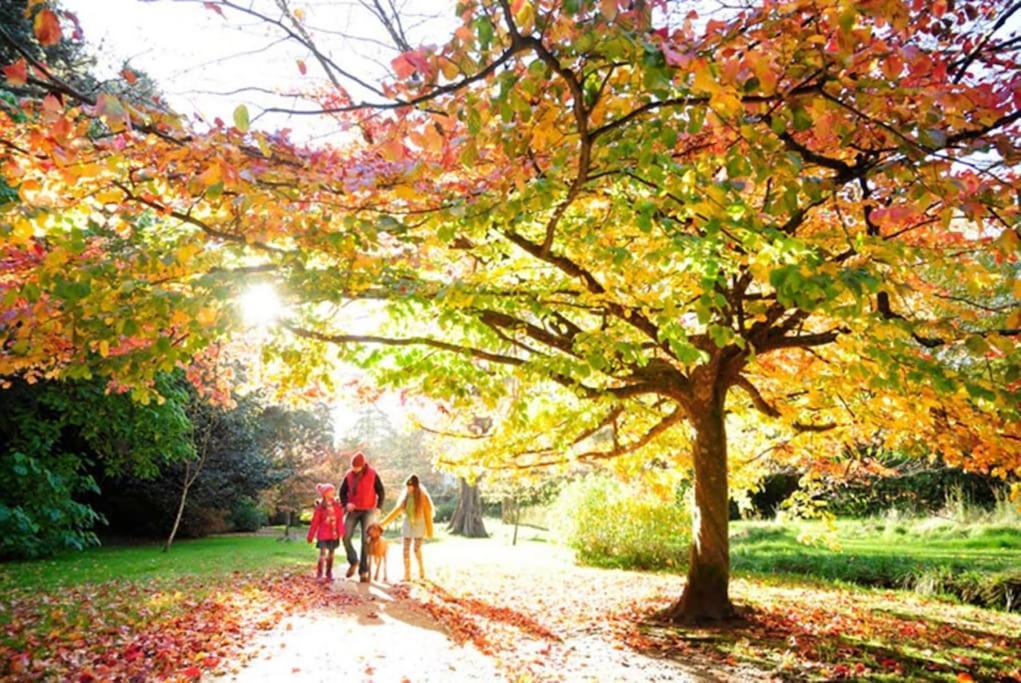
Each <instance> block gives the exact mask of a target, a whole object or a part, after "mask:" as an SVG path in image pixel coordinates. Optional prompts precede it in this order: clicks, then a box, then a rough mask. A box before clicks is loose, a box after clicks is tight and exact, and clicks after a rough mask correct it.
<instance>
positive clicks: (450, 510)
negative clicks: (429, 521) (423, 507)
mask: <svg viewBox="0 0 1021 683" xmlns="http://www.w3.org/2000/svg"><path fill="white" fill-rule="evenodd" d="M455 509H457V499H456V498H446V499H439V500H434V501H433V511H434V513H435V514H434V515H433V521H434V522H437V523H438V522H444V523H446V522H449V521H450V519H451V518H452V517H453V516H454V510H455Z"/></svg>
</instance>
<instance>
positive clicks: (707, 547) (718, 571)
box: [665, 388, 735, 623]
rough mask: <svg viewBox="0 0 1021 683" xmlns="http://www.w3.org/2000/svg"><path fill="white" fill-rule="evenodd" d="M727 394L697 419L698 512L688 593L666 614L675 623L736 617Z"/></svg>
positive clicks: (720, 393) (716, 395)
mask: <svg viewBox="0 0 1021 683" xmlns="http://www.w3.org/2000/svg"><path fill="white" fill-rule="evenodd" d="M725 393H726V389H724V388H716V389H715V390H714V392H713V397H712V398H711V399H710V400H709V401H707V402H706V403H707V404H706V405H705V406H704V408H703V410H702V411H700V414H699V415H695V416H693V422H694V424H693V426H694V428H695V452H694V458H695V509H694V510H692V527H693V528H692V539H691V558H690V564H689V566H688V581H687V583H686V584H685V586H684V593H683V594H682V595H681V597H680V599H679V600H678V601H677V602H676V603H674V605H673V606H671V607H670V608H669V609H668V610H667V611H666V614H665V616H666V617H667V618H668V619H670V620H671V621H678V622H683V623H700V622H712V621H721V620H723V619H729V618H732V617H734V616H735V611H734V606H733V605H732V604H731V602H730V596H729V591H728V583H729V581H730V543H729V539H728V537H727V524H728V520H729V517H730V501H729V495H728V492H727V432H726V427H725V424H724V406H723V404H724V395H725Z"/></svg>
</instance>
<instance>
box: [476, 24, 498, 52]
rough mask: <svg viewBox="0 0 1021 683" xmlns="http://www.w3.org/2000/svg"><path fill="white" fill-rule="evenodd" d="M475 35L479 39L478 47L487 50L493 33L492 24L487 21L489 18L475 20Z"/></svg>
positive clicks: (491, 41)
mask: <svg viewBox="0 0 1021 683" xmlns="http://www.w3.org/2000/svg"><path fill="white" fill-rule="evenodd" d="M475 33H476V34H478V37H479V47H480V48H481V49H483V50H488V49H489V46H490V45H491V44H492V43H493V33H494V29H493V22H492V21H490V20H489V17H479V18H478V19H476V20H475Z"/></svg>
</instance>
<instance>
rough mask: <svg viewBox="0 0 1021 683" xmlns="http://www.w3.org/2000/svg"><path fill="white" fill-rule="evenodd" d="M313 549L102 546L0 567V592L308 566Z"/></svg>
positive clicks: (224, 539) (213, 543) (217, 542)
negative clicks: (13, 589) (165, 548)
mask: <svg viewBox="0 0 1021 683" xmlns="http://www.w3.org/2000/svg"><path fill="white" fill-rule="evenodd" d="M314 558H315V549H314V548H313V547H311V546H309V545H308V544H306V543H305V539H304V538H303V537H302V538H301V539H300V540H296V541H293V542H290V543H284V542H281V541H278V540H277V538H276V537H274V536H265V535H247V534H246V535H231V536H215V537H211V538H203V539H199V540H182V541H178V542H176V543H174V545H173V547H172V548H171V549H170V552H168V553H164V552H162V550H161V546H159V545H158V544H151V545H130V546H107V547H102V548H94V549H91V550H86V551H83V552H76V553H68V554H64V555H61V556H58V557H55V558H52V559H48V560H38V561H29V562H8V563H4V564H0V591H6V590H9V589H12V588H27V589H34V588H44V589H49V588H55V587H60V586H71V585H77V584H82V583H95V582H101V581H108V580H111V579H128V580H139V581H141V580H148V579H161V580H164V579H165V580H173V579H176V578H179V577H184V576H197V575H223V574H229V573H231V572H234V571H251V570H259V569H265V568H269V567H277V566H295V565H302V564H308V565H309V566H311V564H312V562H313V561H314Z"/></svg>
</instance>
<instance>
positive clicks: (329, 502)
mask: <svg viewBox="0 0 1021 683" xmlns="http://www.w3.org/2000/svg"><path fill="white" fill-rule="evenodd" d="M316 492H317V493H318V494H319V495H320V496H321V498H320V499H319V500H317V501H316V507H315V512H313V513H312V524H311V525H310V526H309V527H308V542H309V543H311V542H312V540H313V539H315V541H316V547H317V548H319V564H318V567H317V569H316V579H317V580H320V579H322V578H323V565H324V564H325V565H326V580H327V581H333V551H335V550H336V549H337V546H339V545H340V539H342V538H344V508H342V507H341V506H340V503H338V502H337V499H336V498H335V497H334V496H335V495H336V492H337V490H336V488H335V487H334V486H333V484H316Z"/></svg>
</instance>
